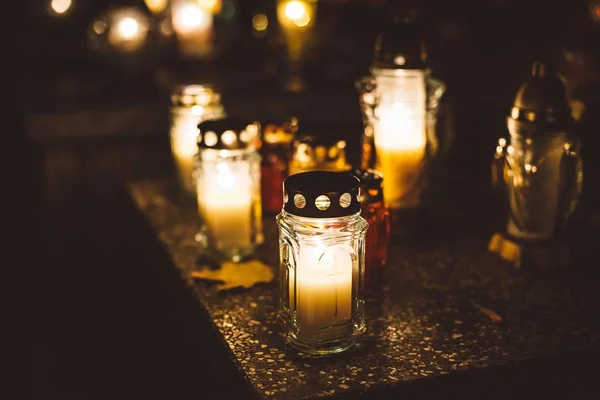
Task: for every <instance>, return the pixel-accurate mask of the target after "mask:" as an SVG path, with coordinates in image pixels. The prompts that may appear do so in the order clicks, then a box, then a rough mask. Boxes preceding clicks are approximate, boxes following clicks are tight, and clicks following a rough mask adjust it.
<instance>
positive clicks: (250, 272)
mask: <svg viewBox="0 0 600 400" xmlns="http://www.w3.org/2000/svg"><path fill="white" fill-rule="evenodd" d="M192 278H194V279H200V280H205V281H211V282H219V284H218V285H217V289H218V290H219V291H223V290H229V289H234V288H245V289H249V288H251V287H253V286H254V285H256V284H257V283H270V282H272V281H273V279H274V278H275V274H274V273H273V269H272V268H271V267H270V266H268V265H266V264H264V263H262V262H260V261H258V260H249V261H246V262H239V263H234V262H224V263H223V264H222V265H221V268H219V269H216V270H215V269H210V268H208V266H204V267H203V268H202V269H200V270H198V271H193V272H192Z"/></svg>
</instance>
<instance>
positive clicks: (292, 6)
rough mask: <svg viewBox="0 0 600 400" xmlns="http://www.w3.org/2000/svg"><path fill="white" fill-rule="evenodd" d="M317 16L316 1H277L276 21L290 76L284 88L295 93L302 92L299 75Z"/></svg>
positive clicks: (302, 84) (302, 86) (302, 87)
mask: <svg viewBox="0 0 600 400" xmlns="http://www.w3.org/2000/svg"><path fill="white" fill-rule="evenodd" d="M316 14H317V1H316V0H313V1H307V0H278V1H277V21H278V22H279V25H280V26H281V31H282V33H283V37H284V39H285V42H286V48H287V53H288V58H289V61H290V69H291V71H290V76H289V79H288V82H287V83H286V87H287V88H288V89H289V90H291V91H295V92H299V91H302V90H304V86H305V84H304V82H303V80H302V78H301V74H300V66H301V63H302V59H303V58H304V55H305V53H306V50H307V47H308V45H309V44H310V42H311V41H312V35H313V33H314V32H313V31H314V25H315V20H316Z"/></svg>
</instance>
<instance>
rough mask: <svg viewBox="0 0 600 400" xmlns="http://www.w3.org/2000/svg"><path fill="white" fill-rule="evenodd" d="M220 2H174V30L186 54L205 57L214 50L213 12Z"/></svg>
mask: <svg viewBox="0 0 600 400" xmlns="http://www.w3.org/2000/svg"><path fill="white" fill-rule="evenodd" d="M218 4H219V2H218V1H202V2H200V1H190V0H175V1H174V2H173V5H172V24H173V30H174V31H175V34H176V35H177V39H178V42H179V48H180V50H181V52H182V53H183V54H184V55H186V56H191V57H203V56H206V55H208V54H210V53H211V52H212V39H213V12H214V10H215V8H216V7H217V6H218Z"/></svg>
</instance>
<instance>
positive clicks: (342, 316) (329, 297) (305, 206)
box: [277, 171, 368, 354]
mask: <svg viewBox="0 0 600 400" xmlns="http://www.w3.org/2000/svg"><path fill="white" fill-rule="evenodd" d="M359 188H360V181H359V180H358V178H356V177H355V176H353V175H352V174H350V173H349V172H332V171H312V172H304V173H300V174H295V175H291V176H289V177H288V178H286V180H285V182H284V206H283V210H282V212H281V213H280V214H279V215H278V216H277V223H278V225H279V228H280V230H279V240H280V255H281V257H280V283H281V297H280V302H281V304H280V306H281V310H280V311H281V312H280V314H279V316H280V320H281V322H282V323H283V328H284V335H285V338H286V341H287V342H288V343H289V344H290V345H291V346H293V347H295V348H297V349H299V350H300V351H303V352H307V353H312V354H330V353H337V352H340V351H344V350H345V349H348V348H349V347H351V346H352V345H353V344H354V343H355V342H356V338H357V336H358V335H360V334H362V333H363V332H364V330H365V322H364V311H363V306H364V300H363V287H364V281H363V279H364V250H365V247H364V244H365V243H364V240H365V233H366V231H367V228H368V224H367V222H366V221H365V220H364V219H363V218H361V216H360V202H359V198H358V197H359V191H360V190H359Z"/></svg>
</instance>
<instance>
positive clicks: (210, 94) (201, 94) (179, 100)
mask: <svg viewBox="0 0 600 400" xmlns="http://www.w3.org/2000/svg"><path fill="white" fill-rule="evenodd" d="M171 104H172V105H173V106H174V107H194V106H202V107H205V106H208V105H218V104H221V95H220V94H219V93H217V90H216V88H215V87H214V86H212V85H199V84H193V85H179V86H176V87H175V89H173V92H172V93H171Z"/></svg>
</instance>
